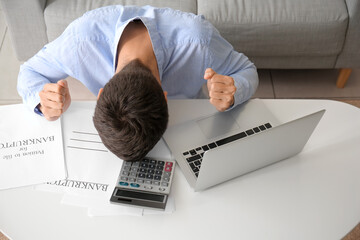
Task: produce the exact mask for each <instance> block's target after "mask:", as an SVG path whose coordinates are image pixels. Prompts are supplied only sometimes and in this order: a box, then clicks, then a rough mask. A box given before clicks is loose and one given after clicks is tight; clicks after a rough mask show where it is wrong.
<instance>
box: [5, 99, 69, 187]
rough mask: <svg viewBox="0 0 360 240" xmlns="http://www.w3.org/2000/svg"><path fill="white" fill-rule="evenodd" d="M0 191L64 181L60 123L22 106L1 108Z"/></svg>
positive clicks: (64, 170)
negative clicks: (48, 119) (59, 180)
mask: <svg viewBox="0 0 360 240" xmlns="http://www.w3.org/2000/svg"><path fill="white" fill-rule="evenodd" d="M0 116H1V118H0V190H1V189H8V188H15V187H21V186H28V185H33V184H39V183H43V182H46V181H54V180H57V179H64V178H66V169H65V163H64V152H63V139H62V133H61V122H60V120H57V121H54V122H49V121H47V120H46V119H45V118H43V117H40V116H38V115H37V114H35V113H34V112H31V111H30V110H29V109H28V108H26V107H25V106H24V105H23V104H15V105H7V106H1V107H0Z"/></svg>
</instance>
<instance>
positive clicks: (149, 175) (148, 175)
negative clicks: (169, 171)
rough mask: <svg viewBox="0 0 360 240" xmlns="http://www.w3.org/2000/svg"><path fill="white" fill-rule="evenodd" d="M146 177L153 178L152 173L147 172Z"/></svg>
mask: <svg viewBox="0 0 360 240" xmlns="http://www.w3.org/2000/svg"><path fill="white" fill-rule="evenodd" d="M146 178H147V179H153V178H154V175H152V174H147V175H146Z"/></svg>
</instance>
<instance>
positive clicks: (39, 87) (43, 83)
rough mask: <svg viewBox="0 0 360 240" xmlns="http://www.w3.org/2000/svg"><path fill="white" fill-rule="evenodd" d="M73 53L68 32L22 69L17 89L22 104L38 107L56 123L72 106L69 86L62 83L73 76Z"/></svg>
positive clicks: (41, 51)
mask: <svg viewBox="0 0 360 240" xmlns="http://www.w3.org/2000/svg"><path fill="white" fill-rule="evenodd" d="M74 50H75V45H74V43H73V40H72V39H71V34H70V30H67V31H65V32H64V33H63V34H62V35H61V36H60V37H59V38H58V39H56V40H55V41H53V42H51V43H49V44H48V45H46V46H45V47H44V48H43V49H41V50H40V51H39V52H38V53H37V54H36V55H35V56H34V57H32V58H30V59H29V60H28V61H27V62H25V63H24V64H23V65H22V66H21V67H20V72H19V76H18V86H17V88H18V92H19V94H20V96H21V97H22V98H23V102H24V103H25V104H26V105H27V106H28V107H30V108H31V109H32V110H35V108H36V107H37V108H38V109H39V110H40V111H41V112H42V113H43V115H44V116H45V117H46V118H47V119H48V120H56V119H57V118H58V117H59V116H60V115H61V114H62V113H63V112H65V111H66V109H67V108H68V106H69V105H70V102H71V98H70V93H69V88H68V85H67V83H66V81H64V80H62V81H59V80H61V79H64V78H66V77H67V76H68V75H72V76H74V75H73V74H74V73H73V70H72V69H73V67H71V66H75V65H76V58H75V56H74V52H75V51H74ZM68 66H70V67H68Z"/></svg>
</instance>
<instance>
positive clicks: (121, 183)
mask: <svg viewBox="0 0 360 240" xmlns="http://www.w3.org/2000/svg"><path fill="white" fill-rule="evenodd" d="M119 184H120V185H121V186H129V184H128V183H127V182H119Z"/></svg>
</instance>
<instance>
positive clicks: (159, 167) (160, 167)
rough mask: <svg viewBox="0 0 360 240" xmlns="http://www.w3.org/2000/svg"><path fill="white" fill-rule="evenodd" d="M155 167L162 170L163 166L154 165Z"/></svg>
mask: <svg viewBox="0 0 360 240" xmlns="http://www.w3.org/2000/svg"><path fill="white" fill-rule="evenodd" d="M156 169H157V170H163V169H164V166H160V165H157V166H156Z"/></svg>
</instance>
